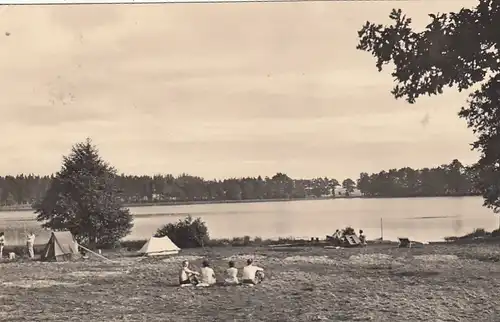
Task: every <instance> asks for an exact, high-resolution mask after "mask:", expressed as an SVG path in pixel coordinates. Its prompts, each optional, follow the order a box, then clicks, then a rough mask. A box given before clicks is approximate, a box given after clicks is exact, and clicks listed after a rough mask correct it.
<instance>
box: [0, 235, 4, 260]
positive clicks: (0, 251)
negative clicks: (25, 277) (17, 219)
mask: <svg viewBox="0 0 500 322" xmlns="http://www.w3.org/2000/svg"><path fill="white" fill-rule="evenodd" d="M4 246H5V234H4V233H3V231H2V232H0V260H2V258H3V247H4Z"/></svg>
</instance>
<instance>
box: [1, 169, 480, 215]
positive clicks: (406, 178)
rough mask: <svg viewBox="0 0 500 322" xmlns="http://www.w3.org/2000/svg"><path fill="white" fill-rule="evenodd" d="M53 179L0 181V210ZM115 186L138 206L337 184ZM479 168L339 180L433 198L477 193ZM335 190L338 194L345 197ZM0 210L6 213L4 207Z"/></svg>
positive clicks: (29, 199)
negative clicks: (0, 208) (0, 207)
mask: <svg viewBox="0 0 500 322" xmlns="http://www.w3.org/2000/svg"><path fill="white" fill-rule="evenodd" d="M53 180H54V176H51V177H49V176H45V177H40V176H34V175H18V176H15V177H14V176H7V177H0V206H13V207H15V206H16V205H19V204H26V203H33V202H35V203H37V202H36V201H37V200H41V199H43V196H45V195H46V192H47V190H48V188H49V187H50V186H51V183H52V181H53ZM114 182H115V184H116V186H117V189H118V191H119V197H118V198H119V201H121V202H123V203H124V204H126V205H134V204H142V203H148V204H149V203H162V204H168V203H179V202H181V203H182V202H196V201H201V202H211V201H215V202H217V201H221V202H224V201H238V200H272V199H277V198H278V199H287V198H290V199H306V198H307V199H310V198H318V197H321V196H329V195H331V193H332V192H333V190H334V189H335V188H339V186H340V185H339V182H338V181H337V180H335V179H329V178H314V179H292V178H290V177H289V176H287V175H286V174H284V173H277V174H276V175H274V176H273V177H271V178H269V177H265V178H261V177H257V178H253V177H244V178H232V179H221V180H205V179H203V178H200V177H196V176H190V175H187V174H183V175H180V176H177V177H174V176H173V175H171V174H167V175H155V176H146V175H142V176H132V175H117V176H115V177H114ZM477 182H478V169H477V167H468V166H464V165H463V164H462V163H461V162H460V161H458V160H453V161H451V162H450V163H448V164H443V165H440V166H437V167H432V168H423V169H414V168H410V167H403V168H400V169H385V170H381V171H379V172H376V173H371V174H369V173H367V172H362V173H361V174H360V175H359V177H358V178H357V180H356V178H352V179H350V178H347V179H345V180H343V181H342V183H343V188H346V190H347V188H349V191H351V192H352V190H353V189H354V188H355V187H357V188H358V189H359V190H361V192H362V193H363V194H364V195H365V196H367V197H417V196H421V197H435V196H468V195H479V194H480V192H479V191H478V189H477ZM340 190H341V189H338V190H337V193H336V195H337V196H339V195H344V194H345V193H343V192H341V191H340ZM3 209H9V207H5V208H3Z"/></svg>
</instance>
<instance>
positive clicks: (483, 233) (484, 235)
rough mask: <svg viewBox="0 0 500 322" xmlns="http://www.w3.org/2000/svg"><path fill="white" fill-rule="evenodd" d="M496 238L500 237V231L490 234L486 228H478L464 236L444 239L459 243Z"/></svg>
mask: <svg viewBox="0 0 500 322" xmlns="http://www.w3.org/2000/svg"><path fill="white" fill-rule="evenodd" d="M496 237H500V229H495V230H493V231H492V232H489V231H487V230H486V229H484V228H476V229H474V230H473V231H472V232H470V233H468V234H465V235H463V236H448V237H444V240H445V241H447V242H457V241H470V240H484V239H488V238H496Z"/></svg>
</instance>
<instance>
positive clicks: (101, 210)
mask: <svg viewBox="0 0 500 322" xmlns="http://www.w3.org/2000/svg"><path fill="white" fill-rule="evenodd" d="M34 208H35V213H36V214H37V220H38V221H40V222H43V224H42V227H44V228H50V229H52V230H55V231H60V230H69V231H71V233H72V234H73V235H74V236H75V237H76V238H77V240H78V241H79V242H80V243H82V242H83V243H88V244H90V245H93V244H95V243H99V244H106V243H113V242H116V241H117V240H119V239H121V238H123V237H125V236H126V235H127V234H128V233H130V230H131V228H132V226H133V224H132V215H131V214H130V213H129V210H128V209H127V208H124V207H123V205H122V201H121V199H120V194H119V190H118V186H117V184H116V170H115V169H114V168H113V167H111V166H110V165H108V164H107V163H106V162H105V161H103V160H102V159H101V157H100V156H99V153H98V150H97V148H96V147H95V146H94V145H93V144H92V142H91V141H90V139H87V140H86V141H85V142H83V143H78V144H76V145H74V146H73V148H72V150H71V153H70V154H69V155H68V156H65V157H64V158H63V165H62V168H61V170H60V171H59V172H57V173H56V175H55V176H54V177H53V178H52V180H51V181H50V185H49V187H48V190H47V192H46V193H45V196H44V197H43V198H42V199H41V200H40V201H39V202H38V203H36V204H35V205H34Z"/></svg>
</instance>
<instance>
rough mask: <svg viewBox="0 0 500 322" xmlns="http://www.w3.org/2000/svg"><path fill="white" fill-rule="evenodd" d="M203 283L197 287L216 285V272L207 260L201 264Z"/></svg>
mask: <svg viewBox="0 0 500 322" xmlns="http://www.w3.org/2000/svg"><path fill="white" fill-rule="evenodd" d="M201 266H202V267H201V272H200V273H201V281H200V283H199V284H198V285H197V286H210V285H214V284H215V283H216V279H215V272H214V270H213V269H212V268H211V267H210V264H209V263H208V261H207V260H204V261H203V263H202V264H201Z"/></svg>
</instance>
